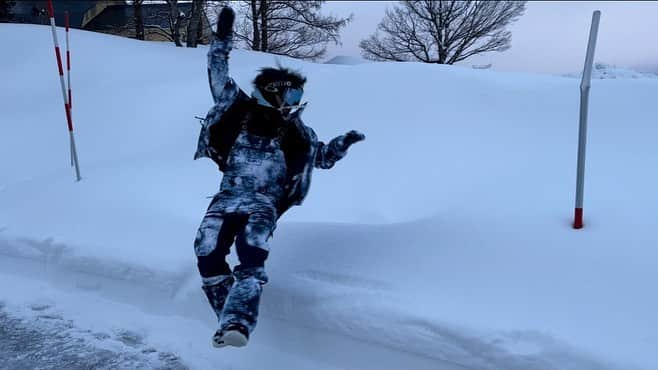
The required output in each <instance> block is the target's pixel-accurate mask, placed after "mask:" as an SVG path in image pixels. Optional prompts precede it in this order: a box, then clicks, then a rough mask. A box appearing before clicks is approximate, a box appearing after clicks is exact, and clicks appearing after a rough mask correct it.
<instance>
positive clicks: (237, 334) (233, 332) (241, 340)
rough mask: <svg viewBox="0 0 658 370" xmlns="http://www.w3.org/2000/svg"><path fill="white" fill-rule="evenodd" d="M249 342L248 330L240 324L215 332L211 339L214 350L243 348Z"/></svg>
mask: <svg viewBox="0 0 658 370" xmlns="http://www.w3.org/2000/svg"><path fill="white" fill-rule="evenodd" d="M248 341H249V330H247V328H246V327H245V326H244V325H242V324H230V325H229V326H227V327H226V329H224V330H221V331H220V330H217V332H216V333H215V335H213V337H212V345H213V346H214V347H215V348H222V347H226V346H233V347H244V346H246V345H247V342H248Z"/></svg>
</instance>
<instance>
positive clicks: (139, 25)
mask: <svg viewBox="0 0 658 370" xmlns="http://www.w3.org/2000/svg"><path fill="white" fill-rule="evenodd" d="M143 2H144V0H133V12H134V23H135V38H136V39H138V40H144V15H143V14H142V3H143Z"/></svg>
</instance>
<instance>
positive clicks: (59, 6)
mask: <svg viewBox="0 0 658 370" xmlns="http://www.w3.org/2000/svg"><path fill="white" fill-rule="evenodd" d="M53 4H54V8H55V23H56V24H57V26H61V27H63V26H64V12H65V11H68V12H69V19H70V25H71V28H77V29H82V30H87V31H95V32H104V33H110V34H114V35H121V36H126V37H135V18H134V11H133V6H132V5H129V4H126V2H125V1H117V0H109V1H92V0H53ZM178 10H179V12H182V13H184V14H186V15H189V14H191V13H192V3H189V2H188V3H179V4H178ZM12 13H13V14H14V19H13V22H17V23H31V24H50V19H49V17H48V11H47V1H44V0H34V1H29V0H21V1H17V2H16V5H15V6H14V7H13V8H12ZM142 16H143V18H144V31H145V39H146V40H155V41H168V40H171V38H170V34H171V24H170V9H169V5H168V4H142ZM202 22H203V27H202V31H203V35H202V38H201V39H202V41H203V42H206V41H207V40H209V38H210V35H211V34H212V30H211V28H210V25H209V22H208V18H207V17H206V16H205V15H204V16H202ZM186 25H187V22H186V21H184V22H183V27H182V28H181V39H182V40H185V32H186Z"/></svg>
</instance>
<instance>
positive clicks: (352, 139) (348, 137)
mask: <svg viewBox="0 0 658 370" xmlns="http://www.w3.org/2000/svg"><path fill="white" fill-rule="evenodd" d="M365 139H366V135H364V134H362V133H360V132H359V131H356V130H352V131H350V132H348V133H346V134H345V137H344V138H343V150H347V149H348V148H349V147H350V146H352V144H354V143H358V142H359V141H362V140H365Z"/></svg>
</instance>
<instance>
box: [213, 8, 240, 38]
mask: <svg viewBox="0 0 658 370" xmlns="http://www.w3.org/2000/svg"><path fill="white" fill-rule="evenodd" d="M233 21H235V12H234V11H233V9H231V8H230V7H228V6H225V7H223V8H222V10H221V11H220V13H219V17H217V32H216V33H215V35H216V37H217V38H218V39H220V40H223V39H226V38H227V37H228V36H229V35H231V33H232V32H233Z"/></svg>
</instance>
